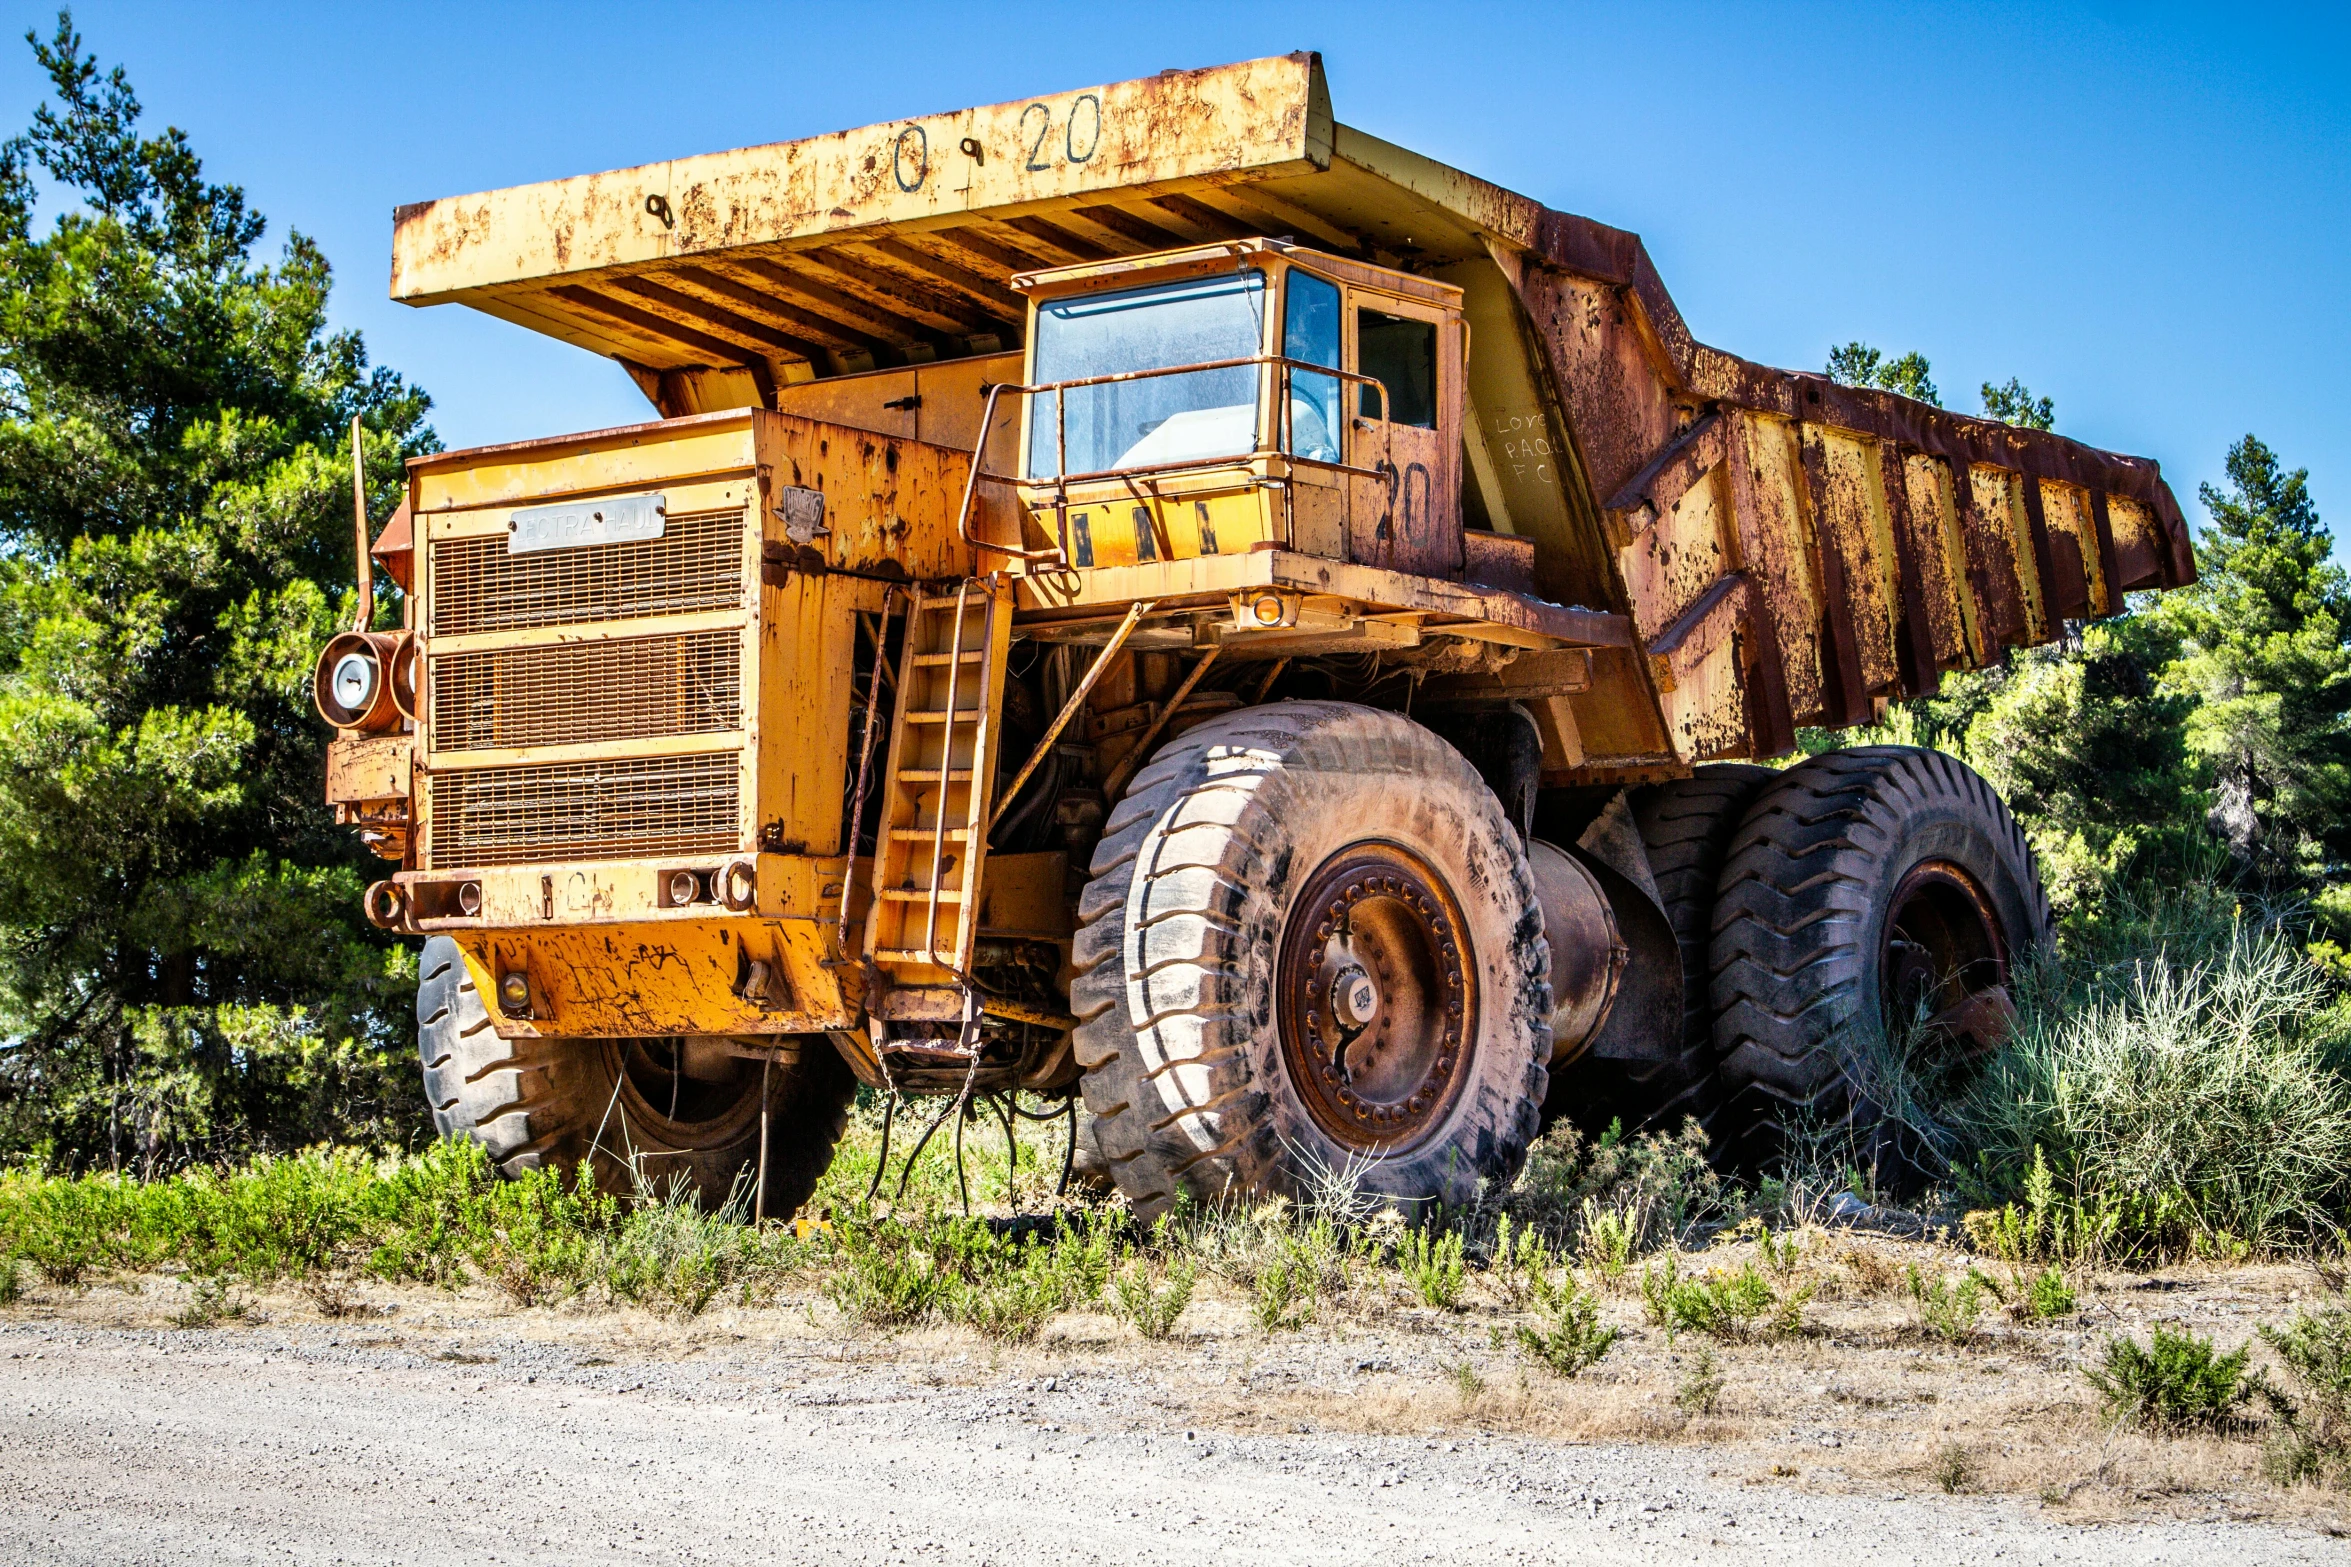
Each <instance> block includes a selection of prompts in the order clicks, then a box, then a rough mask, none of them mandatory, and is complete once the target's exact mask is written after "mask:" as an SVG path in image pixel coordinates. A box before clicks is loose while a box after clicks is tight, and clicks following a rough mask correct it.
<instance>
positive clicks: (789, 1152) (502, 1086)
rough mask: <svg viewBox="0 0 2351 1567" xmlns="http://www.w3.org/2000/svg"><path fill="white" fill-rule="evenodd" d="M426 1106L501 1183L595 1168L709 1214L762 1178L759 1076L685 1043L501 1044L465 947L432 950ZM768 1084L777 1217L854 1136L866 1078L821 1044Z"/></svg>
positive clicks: (748, 1199)
mask: <svg viewBox="0 0 2351 1567" xmlns="http://www.w3.org/2000/svg"><path fill="white" fill-rule="evenodd" d="M416 1025H417V1027H416V1039H417V1053H418V1055H419V1056H421V1057H422V1058H423V1061H424V1082H425V1097H426V1098H427V1099H428V1100H429V1101H430V1102H431V1104H432V1109H433V1124H434V1126H435V1127H436V1128H438V1130H439V1131H440V1134H441V1135H442V1136H444V1137H470V1138H472V1139H473V1140H474V1141H475V1142H477V1143H479V1144H481V1145H482V1149H483V1151H484V1152H486V1153H487V1154H488V1155H489V1156H490V1161H491V1163H493V1164H495V1165H496V1166H497V1167H498V1170H499V1173H501V1174H503V1175H509V1176H512V1175H520V1174H521V1173H523V1172H524V1171H526V1170H536V1169H541V1168H548V1167H553V1168H557V1169H563V1170H571V1169H575V1168H577V1167H578V1166H579V1165H580V1164H581V1163H582V1162H583V1161H588V1162H589V1163H590V1164H591V1167H592V1168H593V1169H594V1171H595V1175H596V1180H597V1183H598V1184H599V1185H600V1186H602V1187H603V1188H604V1189H605V1190H606V1191H610V1192H615V1193H620V1194H624V1195H625V1194H628V1193H630V1192H633V1191H635V1190H636V1186H637V1174H638V1172H639V1171H641V1172H642V1173H643V1175H644V1176H645V1178H646V1179H647V1180H648V1181H649V1182H650V1183H651V1184H652V1186H653V1187H654V1189H655V1190H657V1191H663V1192H666V1191H667V1190H669V1188H670V1187H671V1185H672V1184H673V1183H674V1182H675V1181H677V1180H679V1179H681V1178H682V1179H683V1180H684V1181H685V1182H686V1184H687V1185H688V1186H689V1187H690V1188H691V1189H692V1191H693V1192H694V1194H695V1196H696V1198H697V1199H698V1200H699V1201H700V1202H701V1204H702V1205H703V1206H704V1207H706V1208H710V1209H713V1210H715V1209H717V1208H719V1207H721V1206H723V1205H724V1204H725V1203H726V1202H727V1200H728V1199H729V1197H730V1196H733V1195H736V1194H737V1193H738V1192H740V1193H741V1194H742V1196H743V1207H744V1211H746V1212H749V1211H751V1210H752V1208H753V1207H754V1206H755V1197H756V1194H755V1193H752V1192H751V1191H750V1190H749V1187H750V1184H751V1182H752V1180H753V1172H755V1171H756V1170H757V1169H758V1166H759V1104H760V1094H761V1077H762V1072H761V1066H760V1063H758V1062H756V1061H751V1060H746V1059H742V1058H739V1057H724V1058H721V1057H718V1056H716V1055H714V1054H713V1053H712V1052H710V1051H707V1050H702V1051H696V1052H695V1053H694V1056H693V1058H692V1059H691V1063H690V1064H691V1067H692V1070H688V1069H687V1068H688V1066H689V1058H688V1055H687V1046H686V1043H685V1042H683V1041H673V1040H666V1039H661V1040H653V1039H609V1040H607V1039H501V1038H499V1037H498V1033H497V1030H495V1029H494V1028H492V1027H491V1026H490V1014H489V1010H488V1009H487V1008H486V1007H484V1006H483V1004H482V998H481V996H480V994H479V992H478V991H477V990H476V989H475V987H474V982H473V976H472V974H471V972H470V971H469V970H468V969H467V968H466V965H465V961H464V959H463V957H462V956H460V954H459V952H458V948H457V944H456V943H455V942H454V941H451V940H450V939H449V938H448V937H446V936H435V937H433V938H432V939H431V940H429V941H427V942H426V943H425V948H424V956H423V960H422V980H421V983H419V985H418V986H417V992H416ZM802 1045H803V1049H802V1051H801V1056H800V1059H799V1060H798V1061H797V1062H795V1063H793V1064H791V1065H788V1066H786V1065H778V1066H776V1067H774V1068H773V1069H772V1072H771V1073H769V1074H768V1077H767V1082H766V1094H767V1103H768V1122H769V1125H768V1161H767V1202H766V1211H767V1214H768V1217H770V1218H782V1217H784V1216H786V1215H788V1214H790V1213H791V1212H792V1211H793V1210H794V1209H796V1208H798V1207H799V1206H800V1205H801V1204H802V1203H804V1202H806V1201H807V1200H808V1196H809V1194H810V1193H811V1192H813V1191H814V1190H815V1189H816V1183H817V1181H818V1179H819V1178H821V1177H822V1176H823V1174H824V1172H825V1168H826V1167H827V1166H828V1165H829V1164H831V1163H832V1157H833V1147H834V1145H835V1144H837V1143H838V1142H839V1141H840V1140H841V1134H842V1132H843V1131H844V1130H845V1129H846V1128H847V1126H848V1116H849V1102H850V1099H851V1098H852V1096H854V1094H855V1093H856V1090H857V1083H856V1079H855V1078H853V1077H852V1076H851V1075H850V1072H849V1068H848V1065H847V1064H846V1063H845V1062H843V1061H842V1059H841V1057H840V1054H839V1052H838V1051H836V1050H834V1049H833V1047H832V1046H831V1044H830V1043H828V1042H826V1041H825V1040H823V1039H821V1038H810V1039H808V1040H804V1041H802Z"/></svg>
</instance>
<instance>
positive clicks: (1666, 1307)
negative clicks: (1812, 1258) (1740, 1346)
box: [1641, 1252, 1818, 1342]
mask: <svg viewBox="0 0 2351 1567" xmlns="http://www.w3.org/2000/svg"><path fill="white" fill-rule="evenodd" d="M1817 1289H1818V1286H1817V1285H1813V1284H1805V1285H1801V1286H1796V1285H1793V1284H1785V1283H1783V1284H1778V1285H1775V1284H1774V1283H1773V1282H1772V1280H1770V1279H1769V1278H1767V1277H1765V1276H1764V1274H1763V1273H1762V1272H1760V1271H1759V1270H1758V1269H1757V1268H1756V1266H1755V1264H1754V1263H1752V1262H1747V1263H1741V1264H1740V1265H1739V1267H1738V1268H1737V1269H1735V1270H1732V1269H1725V1268H1719V1267H1717V1268H1709V1269H1707V1270H1706V1272H1705V1273H1704V1274H1701V1275H1686V1274H1684V1273H1683V1272H1682V1271H1681V1262H1680V1259H1679V1258H1678V1257H1677V1256H1676V1255H1674V1254H1673V1253H1670V1252H1669V1253H1667V1254H1666V1256H1665V1259H1664V1261H1663V1263H1662V1264H1661V1265H1660V1264H1656V1263H1653V1264H1651V1265H1650V1266H1649V1267H1647V1268H1644V1269H1642V1271H1641V1304H1642V1306H1643V1308H1644V1310H1645V1311H1646V1313H1647V1315H1648V1319H1649V1321H1650V1322H1651V1323H1652V1324H1654V1325H1655V1326H1658V1327H1661V1328H1663V1329H1665V1336H1666V1339H1667V1341H1668V1342H1671V1341H1672V1339H1673V1338H1674V1336H1675V1335H1676V1334H1679V1333H1685V1332H1689V1333H1703V1334H1705V1335H1706V1336H1707V1337H1708V1338H1713V1339H1723V1340H1740V1339H1757V1338H1784V1337H1786V1336H1788V1335H1790V1334H1793V1333H1796V1332H1799V1331H1801V1330H1802V1328H1803V1325H1804V1308H1805V1306H1806V1305H1807V1304H1809V1303H1810V1301H1811V1300H1812V1297H1813V1295H1814V1293H1815V1292H1816V1291H1817Z"/></svg>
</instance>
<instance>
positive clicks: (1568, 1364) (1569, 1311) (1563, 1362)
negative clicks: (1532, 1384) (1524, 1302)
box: [1517, 1280, 1623, 1377]
mask: <svg viewBox="0 0 2351 1567" xmlns="http://www.w3.org/2000/svg"><path fill="white" fill-rule="evenodd" d="M1546 1295H1547V1298H1546V1299H1545V1300H1544V1302H1543V1307H1542V1312H1541V1315H1540V1317H1539V1318H1538V1319H1537V1320H1536V1321H1534V1322H1531V1323H1527V1322H1522V1323H1520V1324H1519V1325H1518V1329H1517V1333H1518V1344H1519V1348H1521V1349H1523V1350H1525V1351H1526V1353H1527V1354H1528V1355H1530V1356H1532V1357H1533V1358H1534V1359H1536V1360H1538V1361H1540V1362H1541V1363H1542V1364H1543V1365H1545V1366H1548V1367H1549V1368H1550V1369H1551V1370H1552V1371H1553V1372H1555V1373H1557V1374H1558V1375H1560V1376H1563V1377H1572V1376H1576V1375H1578V1374H1579V1373H1581V1372H1583V1371H1584V1370H1586V1369H1587V1368H1589V1367H1591V1366H1593V1365H1596V1364H1598V1363H1599V1360H1600V1357H1601V1356H1603V1355H1605V1354H1607V1353H1608V1351H1609V1349H1610V1347H1611V1346H1613V1345H1614V1344H1615V1343H1616V1341H1617V1339H1618V1338H1619V1337H1620V1336H1621V1334H1622V1331H1623V1330H1622V1329H1619V1328H1613V1327H1602V1326H1601V1325H1600V1303H1599V1302H1598V1301H1597V1300H1595V1299H1594V1298H1593V1297H1592V1295H1591V1294H1590V1293H1589V1292H1588V1291H1585V1290H1581V1289H1578V1288H1577V1287H1576V1285H1575V1283H1574V1282H1573V1281H1572V1280H1571V1281H1569V1282H1568V1283H1566V1284H1564V1285H1562V1286H1560V1287H1559V1288H1557V1289H1555V1290H1549V1291H1547V1292H1546Z"/></svg>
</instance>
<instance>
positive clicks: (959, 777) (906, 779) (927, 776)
mask: <svg viewBox="0 0 2351 1567" xmlns="http://www.w3.org/2000/svg"><path fill="white" fill-rule="evenodd" d="M891 776H892V777H894V778H896V779H897V780H898V782H900V783H951V784H959V783H970V782H971V769H970V768H968V767H950V768H949V769H947V771H946V772H945V773H944V774H942V773H941V772H940V771H939V770H938V769H937V768H936V767H909V768H906V769H905V770H904V771H902V772H897V773H893V774H891Z"/></svg>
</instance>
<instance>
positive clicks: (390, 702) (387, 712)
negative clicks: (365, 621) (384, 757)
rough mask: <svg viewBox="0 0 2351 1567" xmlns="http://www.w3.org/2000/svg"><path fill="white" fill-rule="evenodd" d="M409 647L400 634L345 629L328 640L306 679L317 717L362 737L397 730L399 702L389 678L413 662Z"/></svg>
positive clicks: (409, 641)
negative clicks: (315, 665) (353, 731)
mask: <svg viewBox="0 0 2351 1567" xmlns="http://www.w3.org/2000/svg"><path fill="white" fill-rule="evenodd" d="M413 647H414V639H412V638H411V637H409V636H408V634H407V633H406V632H396V633H395V632H385V631H346V632H344V633H343V634H342V635H341V636H338V637H336V638H335V639H334V640H333V641H331V642H329V643H328V644H327V645H326V651H324V652H323V653H321V654H319V656H318V670H317V672H316V673H315V674H314V675H312V677H311V681H310V696H311V700H312V702H314V703H315V704H316V705H317V707H318V716H319V717H321V718H323V719H325V720H326V721H327V722H328V723H330V724H333V725H334V726H335V727H336V728H337V729H356V730H359V731H361V732H362V733H365V734H375V733H379V732H381V731H383V730H386V729H393V728H397V727H398V726H399V723H400V718H401V712H402V703H401V701H400V693H399V692H398V691H396V690H395V689H394V682H393V679H392V678H391V676H392V673H393V671H394V670H395V668H398V667H403V666H412V665H413V664H414V662H415V660H414V657H413V653H412V649H413ZM410 678H413V674H411V677H410ZM408 705H410V706H413V705H414V703H413V701H412V702H410V703H409V704H408Z"/></svg>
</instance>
